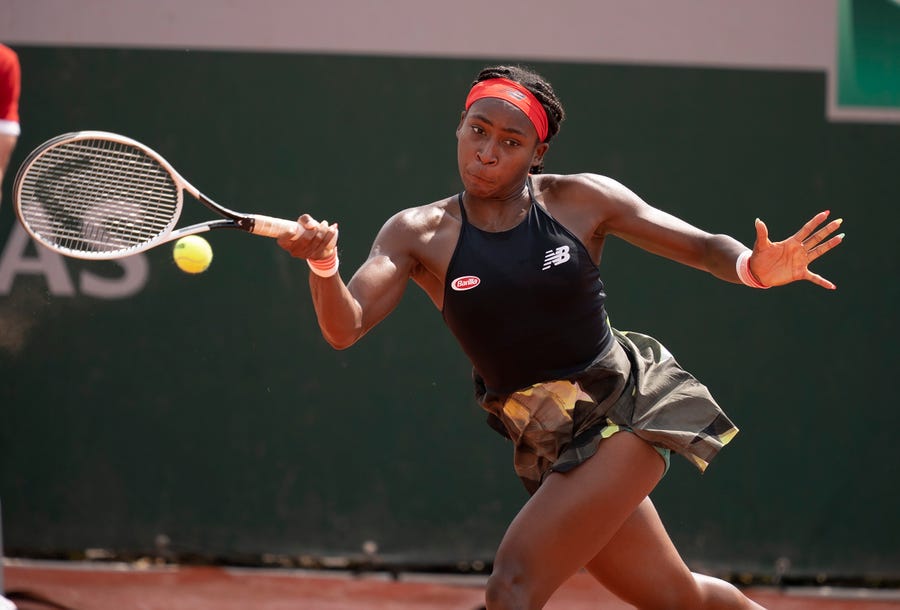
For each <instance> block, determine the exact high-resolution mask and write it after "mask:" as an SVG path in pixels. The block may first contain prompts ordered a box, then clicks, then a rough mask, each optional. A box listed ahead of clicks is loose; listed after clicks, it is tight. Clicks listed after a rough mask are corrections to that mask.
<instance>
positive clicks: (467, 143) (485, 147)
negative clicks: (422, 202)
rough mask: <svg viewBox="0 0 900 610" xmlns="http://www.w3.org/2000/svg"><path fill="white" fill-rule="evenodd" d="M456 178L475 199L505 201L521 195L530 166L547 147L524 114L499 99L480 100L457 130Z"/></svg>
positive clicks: (470, 108) (465, 114) (471, 107)
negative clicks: (457, 167)
mask: <svg viewBox="0 0 900 610" xmlns="http://www.w3.org/2000/svg"><path fill="white" fill-rule="evenodd" d="M456 139H457V147H456V155H457V163H458V165H459V175H460V178H462V181H463V184H464V185H465V187H466V191H467V192H468V193H469V194H471V195H474V196H476V197H482V198H504V197H507V196H511V195H515V194H518V193H521V190H522V184H523V183H524V182H525V177H526V176H527V175H528V171H529V170H530V169H531V166H533V165H535V164H537V163H540V161H541V159H542V158H543V156H544V153H545V152H546V151H547V148H548V146H549V145H548V144H545V143H539V142H538V135H537V131H536V130H535V128H534V125H532V124H531V121H529V120H528V117H526V116H525V113H524V112H522V111H521V110H519V109H518V108H516V107H515V106H513V105H512V104H510V103H509V102H506V101H504V100H501V99H496V98H483V99H480V100H478V101H476V102H475V103H474V104H472V106H470V107H469V110H468V111H467V112H466V113H464V114H463V117H462V120H461V122H460V124H459V127H457V129H456Z"/></svg>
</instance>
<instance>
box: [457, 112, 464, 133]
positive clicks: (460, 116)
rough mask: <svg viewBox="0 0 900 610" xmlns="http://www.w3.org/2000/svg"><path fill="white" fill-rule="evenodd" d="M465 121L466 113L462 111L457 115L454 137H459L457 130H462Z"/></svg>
mask: <svg viewBox="0 0 900 610" xmlns="http://www.w3.org/2000/svg"><path fill="white" fill-rule="evenodd" d="M465 120H466V111H465V110H463V111H462V112H461V113H460V114H459V124H458V125H457V126H456V135H459V130H460V129H462V126H463V122H464V121H465Z"/></svg>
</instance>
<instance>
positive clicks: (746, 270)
mask: <svg viewBox="0 0 900 610" xmlns="http://www.w3.org/2000/svg"><path fill="white" fill-rule="evenodd" d="M751 254H753V251H752V250H744V251H743V252H741V254H740V256H738V257H737V262H736V263H735V271H737V276H738V279H740V280H741V282H743V283H744V285H745V286H750V287H751V288H768V286H766V285H765V284H763V283H762V282H760V281H759V279H758V278H757V277H756V276H755V275H753V272H752V271H750V255H751Z"/></svg>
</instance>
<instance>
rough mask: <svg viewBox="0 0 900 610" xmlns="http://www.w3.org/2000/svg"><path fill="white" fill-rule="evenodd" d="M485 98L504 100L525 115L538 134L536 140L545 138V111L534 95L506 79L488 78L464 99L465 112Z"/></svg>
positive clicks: (546, 128) (473, 88)
mask: <svg viewBox="0 0 900 610" xmlns="http://www.w3.org/2000/svg"><path fill="white" fill-rule="evenodd" d="M485 97H495V98H498V99H501V100H506V101H507V102H509V103H510V104H512V105H513V106H515V107H516V108H518V109H519V110H521V111H522V112H524V113H525V116H527V117H528V120H530V121H531V124H532V125H534V128H535V130H536V131H537V134H538V140H539V141H541V142H543V141H544V140H545V139H546V138H547V131H548V127H547V111H545V110H544V107H543V106H542V105H541V103H540V102H539V101H538V99H537V98H536V97H534V94H533V93H532V92H531V91H529V90H528V89H526V88H525V87H523V86H522V85H520V84H519V83H517V82H515V81H511V80H509V79H508V78H490V79H488V80H483V81H481V82H479V83H476V84H475V86H474V87H472V90H471V91H469V96H468V97H467V98H466V110H468V109H469V107H470V106H471V105H472V104H474V103H475V102H476V101H478V100H480V99H482V98H485Z"/></svg>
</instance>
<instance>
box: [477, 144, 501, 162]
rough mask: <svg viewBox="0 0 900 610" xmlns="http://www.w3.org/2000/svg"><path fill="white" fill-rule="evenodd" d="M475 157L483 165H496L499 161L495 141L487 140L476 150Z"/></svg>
mask: <svg viewBox="0 0 900 610" xmlns="http://www.w3.org/2000/svg"><path fill="white" fill-rule="evenodd" d="M475 158H476V159H478V161H479V162H480V163H481V164H482V165H494V164H496V163H497V153H496V149H495V146H494V144H493V143H491V142H487V143H485V144H484V146H482V147H481V148H480V149H479V150H477V151H476V152H475Z"/></svg>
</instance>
